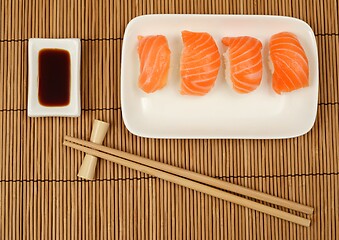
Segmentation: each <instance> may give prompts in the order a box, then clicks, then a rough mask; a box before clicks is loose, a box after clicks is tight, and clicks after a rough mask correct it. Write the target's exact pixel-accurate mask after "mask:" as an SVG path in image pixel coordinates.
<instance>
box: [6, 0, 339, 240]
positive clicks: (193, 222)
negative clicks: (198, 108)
mask: <svg viewBox="0 0 339 240" xmlns="http://www.w3.org/2000/svg"><path fill="white" fill-rule="evenodd" d="M152 13H209V14H215V13H217V14H273V15H286V16H293V17H297V18H300V19H302V20H304V21H306V22H307V23H309V24H310V26H311V27H312V28H313V30H314V32H315V35H316V39H317V44H318V50H319V63H320V78H319V81H320V90H319V106H318V115H317V119H316V123H315V125H314V127H313V129H312V130H311V131H310V132H309V133H308V134H306V135H304V136H302V137H298V138H293V139H287V140H158V139H145V138H139V137H136V136H134V135H132V134H130V133H129V132H128V130H127V129H126V128H125V126H124V124H123V121H122V117H121V108H120V106H121V104H120V90H119V89H120V60H121V46H122V40H123V34H124V29H125V26H126V24H127V23H128V22H129V21H130V20H131V19H132V18H133V17H135V16H138V15H143V14H152ZM338 14H339V6H338V2H337V1H336V0H320V1H308V0H282V1H279V0H274V1H264V0H255V1H252V0H240V1H236V0H230V1H225V0H218V1H213V2H212V1H208V0H205V1H194V0H190V1H189V0H185V1H181V0H165V1H157V0H133V1H132V0H130V1H127V0H125V1H122V0H121V1H119V0H116V1H113V0H110V1H109V0H100V1H96V0H93V1H90V0H83V1H80V0H74V1H72V0H48V1H42V0H41V1H38V0H35V1H34V0H25V1H24V0H21V1H19V0H13V1H12V0H0V126H1V127H0V238H1V239H339V230H338V229H339V140H338V137H339V123H338V122H339V119H338V118H339V117H338V116H339V94H338V93H339V85H338V69H339V61H338V59H339V28H338ZM225 27H226V26H225ZM258 31H260V29H258ZM31 37H44V38H62V37H66V38H68V37H77V38H81V44H82V60H81V65H82V67H81V75H82V78H81V81H82V82H81V84H82V86H81V93H82V108H83V110H82V113H81V117H80V118H28V117H27V46H28V39H29V38H31ZM94 118H99V119H102V120H104V121H108V122H110V124H111V128H110V130H109V132H108V135H107V137H106V140H105V142H104V144H105V145H107V146H110V147H114V148H117V149H122V150H124V151H127V152H131V153H135V154H138V155H142V156H146V157H149V158H152V159H156V160H158V161H161V162H166V163H170V164H172V165H175V166H180V167H182V168H186V169H191V170H194V171H197V172H200V173H203V174H207V175H210V176H213V177H216V178H221V179H224V180H227V181H230V182H234V183H237V184H240V185H243V186H248V187H250V188H253V189H257V190H260V191H263V192H267V193H270V194H273V195H276V196H279V197H283V198H286V199H291V200H294V201H297V202H300V203H304V204H307V205H310V206H314V208H315V213H314V215H313V216H312V223H311V226H310V227H309V228H304V227H300V226H297V225H295V224H291V223H288V222H286V221H282V220H279V219H276V218H274V217H270V216H267V215H264V214H261V213H258V212H255V211H252V210H248V209H246V208H243V207H239V206H237V205H234V204H230V203H228V202H225V201H221V200H219V199H215V198H212V197H210V196H207V195H204V194H201V193H198V192H194V191H192V190H188V189H186V188H183V187H180V186H176V185H174V184H171V183H168V182H164V181H162V180H159V179H156V178H153V177H149V176H147V175H145V174H142V173H140V172H136V171H132V170H129V169H126V168H123V167H120V166H117V165H114V164H111V163H108V162H104V161H102V162H100V163H99V165H98V169H97V177H98V179H97V180H95V181H84V180H81V179H78V178H77V176H76V174H77V172H78V169H79V167H80V165H81V162H82V159H83V157H84V155H83V154H82V153H79V152H76V151H73V150H70V149H69V148H65V147H63V146H62V140H63V137H64V136H65V135H66V134H68V135H72V136H76V137H80V138H85V139H89V137H90V135H89V134H90V130H91V124H92V121H93V119H94Z"/></svg>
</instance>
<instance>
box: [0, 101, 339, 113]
mask: <svg viewBox="0 0 339 240" xmlns="http://www.w3.org/2000/svg"><path fill="white" fill-rule="evenodd" d="M338 104H339V102H329V103H318V105H319V106H322V105H324V106H327V105H338ZM119 109H121V107H116V108H114V107H113V108H85V109H81V111H85V112H86V111H102V110H119ZM24 111H27V109H25V108H23V109H0V112H24Z"/></svg>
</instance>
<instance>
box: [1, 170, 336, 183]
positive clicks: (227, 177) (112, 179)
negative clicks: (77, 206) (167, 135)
mask: <svg viewBox="0 0 339 240" xmlns="http://www.w3.org/2000/svg"><path fill="white" fill-rule="evenodd" d="M337 175H339V172H332V173H309V174H287V175H262V176H255V175H254V176H221V177H219V176H215V177H214V178H218V179H231V178H233V179H238V178H286V177H314V176H337ZM147 179H156V177H152V176H150V177H139V178H107V179H95V180H83V179H68V180H65V179H23V180H19V179H13V180H5V179H2V180H0V183H2V182H5V183H7V182H103V181H113V182H116V181H133V180H137V181H138V180H147Z"/></svg>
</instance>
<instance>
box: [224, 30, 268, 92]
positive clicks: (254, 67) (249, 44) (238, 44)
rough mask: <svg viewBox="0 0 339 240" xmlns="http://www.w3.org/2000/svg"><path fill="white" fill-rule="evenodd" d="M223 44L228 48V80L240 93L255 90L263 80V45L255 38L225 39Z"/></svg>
mask: <svg viewBox="0 0 339 240" xmlns="http://www.w3.org/2000/svg"><path fill="white" fill-rule="evenodd" d="M222 43H223V44H224V45H225V46H227V47H228V51H226V53H225V54H223V55H224V58H225V64H226V70H225V72H226V78H230V79H231V82H232V85H233V89H234V90H236V91H237V92H238V93H249V92H251V91H253V90H255V89H256V88H257V87H258V86H259V85H260V82H261V78H262V68H263V66H262V54H261V49H262V44H261V42H260V41H259V40H258V39H256V38H253V37H248V36H242V37H224V38H223V39H222ZM229 75H230V76H229Z"/></svg>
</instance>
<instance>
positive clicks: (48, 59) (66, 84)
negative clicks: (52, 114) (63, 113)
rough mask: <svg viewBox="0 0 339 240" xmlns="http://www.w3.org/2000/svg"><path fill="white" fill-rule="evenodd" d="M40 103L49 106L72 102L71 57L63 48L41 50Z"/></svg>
mask: <svg viewBox="0 0 339 240" xmlns="http://www.w3.org/2000/svg"><path fill="white" fill-rule="evenodd" d="M38 71H39V80H38V82H39V83H38V85H39V88H38V99H39V103H40V104H41V105H43V106H48V107H62V106H67V105H68V104H69V102H70V85H71V83H70V78H71V76H70V75H71V58H70V54H69V52H68V51H66V50H63V49H54V48H45V49H42V50H40V51H39V70H38Z"/></svg>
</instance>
